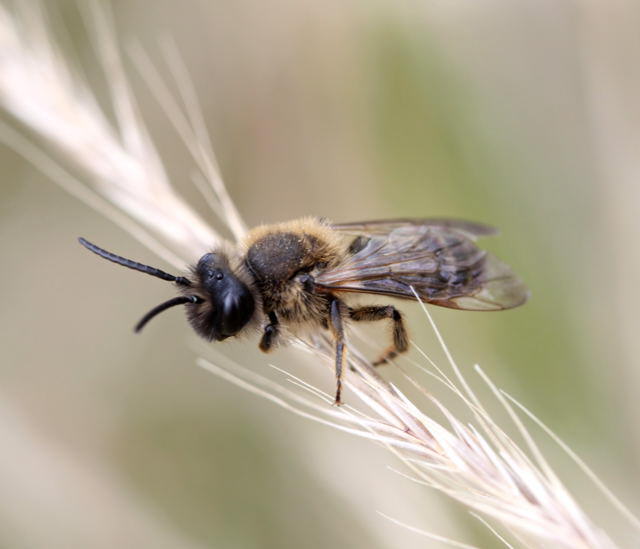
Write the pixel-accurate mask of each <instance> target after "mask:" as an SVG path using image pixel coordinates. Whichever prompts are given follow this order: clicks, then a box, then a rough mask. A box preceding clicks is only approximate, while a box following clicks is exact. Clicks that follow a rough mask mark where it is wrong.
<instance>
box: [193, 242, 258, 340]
mask: <svg viewBox="0 0 640 549" xmlns="http://www.w3.org/2000/svg"><path fill="white" fill-rule="evenodd" d="M193 276H194V278H195V282H194V283H193V287H192V288H189V289H188V290H187V291H190V290H194V292H193V293H194V294H196V295H197V296H198V297H199V298H200V301H199V302H197V303H190V304H187V316H188V318H189V322H190V323H191V326H193V329H194V330H195V331H196V332H198V334H199V335H201V336H202V337H204V338H205V339H208V340H209V341H211V340H214V339H215V340H217V341H222V340H223V339H226V338H228V337H230V336H233V335H235V334H237V333H238V332H239V331H240V330H242V328H244V327H245V326H246V325H247V323H248V322H249V321H250V320H251V318H252V317H253V313H254V311H255V300H254V298H253V294H252V293H251V291H250V290H249V288H248V286H247V285H246V284H245V283H244V282H243V281H242V280H241V279H240V278H239V277H238V276H237V275H236V274H235V273H234V272H233V270H232V269H231V266H230V265H229V259H228V258H227V256H226V255H225V254H223V253H220V252H212V253H208V254H204V255H203V256H202V257H201V258H200V261H198V264H197V265H196V266H195V268H194V269H193Z"/></svg>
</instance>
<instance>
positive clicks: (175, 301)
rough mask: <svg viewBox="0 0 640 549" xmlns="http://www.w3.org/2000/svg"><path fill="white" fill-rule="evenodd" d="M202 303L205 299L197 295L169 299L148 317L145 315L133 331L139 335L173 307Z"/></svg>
mask: <svg viewBox="0 0 640 549" xmlns="http://www.w3.org/2000/svg"><path fill="white" fill-rule="evenodd" d="M202 301H203V299H201V298H199V297H198V296H196V295H184V296H179V297H174V298H173V299H169V300H168V301H165V302H164V303H160V305H158V306H156V307H154V308H153V309H151V310H150V311H149V312H148V313H147V314H146V315H144V316H143V317H142V318H141V319H140V321H139V322H138V323H137V324H136V327H135V328H134V329H133V331H134V332H135V333H138V332H139V331H140V330H142V328H144V327H145V325H146V324H147V322H149V321H150V320H151V319H152V318H153V317H154V316H156V315H159V314H160V313H161V312H162V311H166V310H167V309H170V308H171V307H175V306H176V305H184V304H185V303H202Z"/></svg>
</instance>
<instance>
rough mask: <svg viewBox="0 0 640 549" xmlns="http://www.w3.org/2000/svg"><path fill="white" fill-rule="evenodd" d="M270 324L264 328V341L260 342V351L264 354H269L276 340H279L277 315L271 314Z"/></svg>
mask: <svg viewBox="0 0 640 549" xmlns="http://www.w3.org/2000/svg"><path fill="white" fill-rule="evenodd" d="M268 316H269V324H267V325H266V326H265V327H264V332H263V334H262V339H261V340H260V350H261V351H262V352H263V353H268V352H269V351H270V350H271V348H272V347H273V344H274V343H275V341H276V339H277V338H278V334H279V333H280V328H279V322H278V317H277V316H276V313H273V312H271V313H269V315H268Z"/></svg>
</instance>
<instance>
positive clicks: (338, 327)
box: [329, 297, 347, 406]
mask: <svg viewBox="0 0 640 549" xmlns="http://www.w3.org/2000/svg"><path fill="white" fill-rule="evenodd" d="M340 309H341V303H340V300H339V299H337V298H335V297H332V298H331V302H330V304H329V326H330V327H331V332H332V333H333V337H334V339H335V341H336V400H335V405H336V406H340V404H342V402H341V400H340V396H341V393H342V364H343V362H344V359H345V355H346V351H347V347H346V345H345V341H344V326H343V325H342V311H341V310H340Z"/></svg>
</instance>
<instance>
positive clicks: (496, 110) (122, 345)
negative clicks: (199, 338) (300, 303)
mask: <svg viewBox="0 0 640 549" xmlns="http://www.w3.org/2000/svg"><path fill="white" fill-rule="evenodd" d="M21 1H22V0H21ZM7 5H9V6H12V7H14V6H15V4H7ZM109 5H110V6H111V8H112V10H113V13H114V17H115V22H116V28H117V33H118V37H119V39H120V40H121V43H122V44H123V45H124V46H125V48H126V47H127V45H128V44H130V43H131V42H133V41H135V42H138V43H139V44H140V45H142V46H143V48H144V49H145V50H146V51H147V52H149V55H150V56H151V57H152V58H154V59H156V60H159V62H161V55H160V53H159V47H158V39H159V38H162V37H166V36H170V37H172V38H173V39H174V40H175V42H176V44H177V45H178V48H179V51H180V52H181V54H182V55H183V57H184V59H185V62H186V65H187V67H188V69H189V72H190V74H191V76H192V78H193V80H194V83H195V87H196V90H197V92H198V95H199V99H200V101H201V103H202V106H203V110H204V112H205V118H206V121H207V125H208V129H209V130H210V132H211V134H212V138H213V141H214V147H215V150H216V152H217V155H218V158H219V161H220V165H221V168H222V172H223V175H224V178H225V181H226V184H227V186H228V189H229V192H230V193H231V195H232V197H233V198H234V200H235V201H236V204H237V205H238V207H239V210H240V211H241V213H242V214H243V215H244V218H245V220H246V221H247V223H248V224H249V225H255V224H257V223H260V222H273V221H279V220H286V219H290V218H295V217H297V216H302V215H318V216H326V217H329V218H331V219H334V220H337V221H349V220H359V219H372V218H385V217H395V216H439V217H440V216H449V217H458V218H468V219H472V220H476V221H481V222H485V223H488V224H491V225H495V226H497V227H499V228H500V230H501V235H500V236H499V237H497V238H494V239H491V240H487V241H485V242H483V245H486V247H487V248H489V249H491V250H492V251H494V252H496V253H497V254H498V255H499V256H500V257H502V258H503V259H504V260H505V261H506V262H507V263H509V264H510V265H512V266H513V268H514V270H515V271H516V272H518V273H519V274H520V275H521V276H522V278H523V279H524V280H525V281H526V282H527V284H528V285H529V286H530V288H531V290H532V295H533V297H532V299H531V301H530V302H529V303H528V304H527V305H526V306H525V307H522V308H520V309H516V310H513V311H509V312H504V313H500V314H474V313H461V312H456V311H449V310H436V308H432V309H431V312H432V314H433V315H434V317H435V320H436V322H437V323H438V325H439V327H440V329H441V330H442V332H443V334H444V336H445V339H446V340H447V342H448V344H449V345H450V347H451V348H452V350H453V352H454V354H455V355H456V357H457V359H458V361H459V363H460V364H461V365H462V366H463V369H464V371H465V372H467V373H468V377H469V379H470V381H471V382H472V384H473V385H474V387H477V388H478V390H479V392H480V393H481V394H483V395H485V396H487V399H488V401H489V404H488V407H489V408H490V409H492V410H495V413H496V415H497V417H501V413H500V410H499V408H498V407H497V406H494V405H493V403H492V402H491V398H490V397H489V396H488V395H487V393H486V391H484V390H483V389H482V386H481V382H480V380H479V379H477V377H476V376H475V374H473V372H472V368H471V367H472V366H473V364H475V363H479V364H481V365H482V366H483V368H484V369H485V371H486V372H488V373H489V375H490V376H491V377H492V379H493V381H494V382H496V383H497V384H498V385H499V386H500V387H502V388H504V389H506V390H507V391H508V392H510V393H511V394H512V395H513V396H515V397H516V398H518V399H519V400H520V401H521V402H523V403H524V404H525V405H526V406H528V407H529V408H530V409H531V410H533V411H534V412H535V413H536V414H537V415H538V416H539V417H540V418H541V419H542V420H543V421H544V422H545V423H547V424H548V425H549V426H550V427H551V428H552V429H553V430H554V431H555V432H556V433H557V434H558V435H560V437H561V438H562V439H563V440H564V441H565V442H567V443H568V444H570V445H571V446H572V447H573V448H574V449H575V450H576V451H577V452H578V454H579V455H580V456H582V457H583V458H584V459H585V460H586V461H587V462H588V463H589V464H590V465H591V466H592V467H593V469H595V471H596V472H597V473H598V474H599V476H600V477H601V478H602V479H603V480H604V481H605V482H606V484H607V485H608V486H609V487H610V488H611V489H612V490H613V491H614V492H615V493H616V494H617V495H618V496H619V497H620V498H622V499H623V500H624V501H625V502H626V503H627V504H628V505H629V506H630V507H631V508H632V509H634V510H636V511H638V510H640V493H639V492H638V489H637V488H638V486H639V485H640V460H639V457H640V420H638V417H640V398H638V389H639V387H640V360H639V359H638V356H640V338H638V336H637V331H638V321H637V319H636V315H637V312H638V310H640V299H639V297H638V296H639V295H640V289H639V288H638V282H639V281H640V249H639V247H638V235H639V234H640V186H639V183H638V180H637V177H638V175H639V171H640V170H639V167H640V163H639V161H638V151H639V148H638V146H639V145H640V104H639V102H638V97H640V67H638V64H637V60H638V58H639V57H638V56H639V54H640V35H639V34H638V33H637V25H638V22H639V21H640V5H639V4H638V3H637V2H631V1H629V2H625V1H619V0H613V1H611V2H606V3H605V2H598V1H596V0H592V1H587V0H585V1H580V2H553V1H547V0H543V1H536V2H534V1H530V2H526V1H524V2H509V1H505V0H483V1H480V2H449V1H434V2H411V1H408V2H387V1H384V0H380V1H374V2H350V1H348V2H335V3H332V4H331V5H327V4H326V3H318V2H307V1H302V2H300V1H297V2H294V1H291V0H276V1H274V2H269V3H264V2H258V1H256V0H240V1H236V2H218V1H208V0H189V1H186V2H173V1H169V0H157V1H154V2H150V1H143V0H127V1H124V0H113V1H111V2H110V3H109ZM46 12H47V14H48V16H49V17H50V19H51V26H52V27H53V28H54V29H55V32H56V33H57V35H59V36H60V41H61V44H62V47H63V49H64V50H65V51H68V52H69V54H70V55H71V56H72V57H71V58H72V59H74V62H75V63H79V64H80V65H81V66H82V67H83V69H84V72H85V73H86V75H87V78H88V80H89V82H91V83H92V85H93V89H94V91H95V92H96V93H97V94H98V96H99V97H100V96H101V87H100V86H101V80H100V79H101V78H102V77H101V76H100V74H99V69H98V67H97V63H96V61H95V53H94V52H93V51H92V49H91V47H90V46H89V43H90V41H89V38H88V36H87V34H86V32H87V31H86V27H85V25H84V24H83V22H82V18H81V16H80V14H79V12H78V10H77V5H76V3H75V2H73V1H67V0H51V1H48V2H46ZM129 68H130V69H131V70H130V71H129V74H130V76H131V81H132V85H133V87H134V90H135V93H136V95H137V97H138V99H139V100H140V102H141V106H142V109H143V112H144V115H145V119H146V121H147V122H148V125H149V128H150V132H151V135H152V137H153V139H154V141H155V143H156V144H157V146H158V148H159V150H160V152H161V155H162V158H163V161H164V163H165V166H166V167H167V169H168V171H169V173H170V175H171V176H172V180H173V181H174V182H175V184H176V186H177V187H178V188H179V189H180V190H181V191H182V192H183V193H184V194H185V196H186V197H187V198H188V199H191V200H192V203H193V204H195V206H196V207H197V208H198V209H199V211H200V213H201V214H202V215H203V216H205V217H206V218H207V219H211V215H210V213H209V212H207V210H206V208H205V207H204V206H203V205H202V204H200V201H198V199H197V194H196V192H195V190H194V189H193V187H192V185H191V184H190V182H189V179H190V176H191V173H192V171H193V166H192V164H191V161H190V159H189V157H188V156H187V154H186V153H185V152H184V150H183V149H182V148H181V147H180V146H179V139H178V137H177V136H176V135H175V133H174V132H173V131H172V130H171V128H170V126H169V124H168V122H167V120H166V118H165V117H164V116H163V115H162V113H161V111H160V109H159V107H158V105H157V103H156V102H155V100H154V98H153V92H152V91H150V90H149V89H148V88H147V87H146V86H145V85H144V84H143V82H142V81H141V79H140V78H139V76H138V75H137V73H136V71H135V69H132V68H131V65H129ZM16 127H19V126H17V125H16ZM0 162H1V166H2V174H3V176H2V183H0V253H1V257H2V266H3V269H2V270H3V277H2V278H3V284H2V286H1V287H0V302H1V303H2V307H0V349H2V355H1V361H0V376H1V377H0V441H1V442H0V445H1V447H2V452H1V455H0V485H2V486H3V489H2V491H1V493H0V524H1V525H2V527H1V528H0V546H2V547H11V548H39V547H47V548H86V547H92V548H93V547H96V548H102V547H104V548H107V547H109V548H111V547H156V548H159V547H184V548H191V547H193V548H203V547H224V548H294V547H307V548H315V547H318V548H320V547H323V548H324V547H349V548H365V547H367V548H399V547H402V548H412V547H442V546H443V545H442V544H440V543H438V542H435V541H429V540H427V539H425V538H423V537H420V536H419V535H417V534H415V533H412V532H409V531H407V530H405V529H403V528H401V527H398V526H396V525H394V524H392V523H390V522H388V521H386V520H385V519H383V518H381V517H380V516H379V515H378V514H377V511H381V512H383V513H385V514H387V515H391V516H393V517H395V518H398V519H399V520H402V521H404V522H407V523H409V524H412V525H414V526H417V527H419V528H422V529H425V530H428V531H430V532H434V533H437V534H440V535H445V536H450V537H452V538H454V539H456V540H459V541H464V542H466V543H471V544H476V545H478V546H480V547H501V546H502V545H501V544H500V542H498V541H497V539H496V538H494V537H492V536H491V535H490V534H489V533H488V532H487V530H486V529H485V528H484V527H483V526H482V525H481V524H479V523H478V522H477V521H476V520H475V519H473V518H471V517H470V516H469V515H468V513H467V511H466V510H465V509H464V508H462V507H461V506H459V505H457V504H455V503H452V502H450V501H449V500H448V499H447V498H446V497H444V496H441V495H439V494H437V493H435V492H433V491H430V490H428V489H426V488H424V487H419V486H416V485H414V484H412V483H410V482H409V481H407V480H405V479H403V478H402V477H400V476H398V475H397V474H396V473H394V472H392V471H390V470H389V469H388V468H387V465H395V466H397V465H398V464H397V463H394V458H393V456H392V455H391V454H389V453H388V452H387V451H386V450H384V449H382V448H377V447H375V446H373V445H372V444H370V443H368V442H367V441H364V440H356V439H353V438H352V437H350V436H349V435H346V434H344V433H339V432H334V431H332V430H330V429H328V428H326V427H324V426H321V425H317V424H315V423H311V422H307V421H305V420H303V419H300V418H298V417H294V416H293V415H291V414H289V413H287V412H286V411H284V410H282V409H280V408H278V407H275V406H273V405H272V404H270V403H268V402H266V401H263V400H260V399H258V398H257V397H255V396H252V395H250V394H249V393H247V392H244V391H243V390H241V389H238V388H236V387H235V386H231V385H229V384H228V383H226V382H225V381H223V380H221V379H218V378H217V377H215V376H213V375H211V374H210V373H207V372H206V371H204V370H202V369H200V368H198V367H197V366H196V365H195V362H194V358H195V356H196V353H194V347H195V346H196V345H197V344H196V343H195V338H194V336H193V335H192V333H191V332H190V330H189V327H188V325H187V323H186V322H185V320H184V318H183V316H182V315H181V314H179V313H177V312H175V313H173V314H167V315H166V316H163V317H160V319H158V320H157V321H155V322H154V323H152V324H151V325H150V326H149V328H148V329H147V330H146V333H144V334H143V335H142V336H135V337H134V335H133V333H132V331H131V327H132V325H133V324H134V322H135V321H136V320H137V319H138V318H139V316H140V315H141V314H143V313H144V312H145V311H146V310H148V309H149V308H150V307H151V306H153V305H155V304H156V303H158V302H160V301H161V300H164V299H165V298H167V297H169V293H168V292H169V290H170V289H169V288H167V287H166V286H165V285H162V284H159V283H151V282H150V281H148V280H146V279H143V278H142V277H138V276H134V275H132V274H131V273H130V272H128V271H126V270H124V269H117V268H112V267H109V266H107V265H106V264H105V263H104V262H102V261H99V260H97V259H96V258H95V257H93V256H90V254H88V253H87V252H86V251H85V250H82V249H81V248H80V246H78V244H77V243H76V237H77V236H79V235H82V236H85V237H87V238H89V239H91V240H93V241H95V242H96V243H98V244H99V245H101V246H104V247H106V248H108V249H110V250H113V251H116V252H117V253H119V254H122V255H125V256H127V257H132V258H135V259H138V260H140V261H143V262H148V263H151V264H154V265H158V266H159V267H161V268H167V267H166V266H165V265H163V264H162V263H161V261H160V260H158V259H157V258H155V257H154V256H153V255H152V254H151V253H150V252H149V251H148V250H146V249H144V248H143V247H142V246H141V245H139V244H138V243H137V242H135V241H134V240H133V239H132V238H131V237H129V236H128V235H127V234H126V233H125V232H124V231H122V230H121V229H120V228H118V227H116V226H114V225H112V224H111V223H109V222H108V221H106V220H105V219H103V218H101V217H99V216H98V214H96V213H95V212H93V211H91V210H89V209H88V208H87V207H85V206H84V205H83V204H81V203H79V202H78V201H77V200H76V199H74V198H72V197H70V196H68V195H67V194H65V193H64V192H63V191H62V190H60V189H59V188H58V187H56V186H55V185H54V184H53V183H52V182H51V181H49V180H48V179H47V178H46V177H44V176H43V175H41V174H40V173H39V172H37V171H36V170H35V169H34V168H33V167H32V166H31V165H30V164H28V163H26V162H25V161H24V160H23V159H22V158H20V157H18V156H17V155H15V154H14V153H13V152H12V151H10V150H7V149H3V150H0ZM402 310H403V311H405V312H406V314H407V316H408V318H409V325H410V326H411V328H412V336H413V338H414V339H415V340H416V342H417V343H419V344H420V345H421V346H422V347H423V348H425V349H426V350H428V351H433V352H434V355H435V357H436V359H437V360H438V362H440V363H441V364H443V360H442V358H441V357H440V355H439V354H438V352H437V347H436V344H435V340H434V337H433V334H432V333H431V331H430V329H429V328H428V326H427V323H426V320H425V318H424V316H423V315H422V314H421V313H420V312H419V310H418V307H416V306H415V305H411V304H403V305H402ZM378 330H382V329H381V328H376V327H371V328H370V330H369V329H367V333H370V334H372V335H374V336H375V335H381V334H382V333H383V332H382V331H378ZM256 345H257V341H249V342H246V341H245V342H231V343H225V344H224V345H223V346H222V350H223V352H224V354H225V355H228V356H231V357H233V358H234V359H236V360H238V361H239V362H240V363H242V364H246V365H252V367H255V368H257V369H259V370H260V372H261V373H264V374H265V375H270V376H274V373H273V372H270V371H268V370H270V369H269V368H268V367H267V361H266V360H265V358H264V357H262V356H261V355H260V353H259V352H258V350H257V348H256ZM196 348H198V347H196ZM412 358H415V359H419V357H418V356H417V353H415V352H413V353H412ZM270 360H271V361H273V362H274V363H275V364H276V365H278V366H281V367H285V368H289V369H294V370H295V371H296V373H300V374H301V375H303V376H304V377H305V379H309V380H312V381H313V383H314V384H316V385H317V386H320V387H322V388H324V389H326V390H329V391H330V390H331V387H332V377H331V376H330V375H329V373H328V371H327V370H326V369H324V368H317V367H315V365H314V364H313V363H311V362H309V360H308V359H307V358H306V357H301V356H300V354H299V353H297V352H296V351H293V350H281V351H279V352H278V353H277V354H275V355H272V356H271V357H270ZM384 375H385V376H388V378H389V379H391V380H393V381H397V382H398V383H399V384H401V385H402V383H403V382H402V381H401V376H400V375H399V374H398V372H394V370H393V368H391V367H389V368H386V369H385V370H384ZM274 377H275V378H276V379H277V378H278V376H277V375H276V376H274ZM423 381H424V382H425V383H426V384H427V385H428V381H427V380H423ZM429 388H430V389H432V390H433V391H434V392H436V394H438V391H440V389H439V388H437V387H429ZM346 398H347V399H348V398H349V395H348V394H347V395H346ZM504 423H505V424H507V420H506V418H504ZM532 430H533V432H534V435H535V436H536V439H537V440H538V441H539V442H540V445H541V446H542V448H543V450H544V452H545V454H546V455H547V457H549V459H550V461H551V463H552V464H553V465H554V467H555V468H556V470H557V472H558V474H559V476H560V477H561V478H562V479H563V480H564V481H565V482H566V484H567V486H568V488H569V489H570V490H571V491H572V493H573V494H574V495H575V496H576V498H577V499H578V500H579V501H580V502H581V504H582V506H583V507H584V508H585V509H586V510H587V511H588V512H589V513H590V514H591V516H592V517H593V519H594V521H595V522H596V523H598V524H600V525H601V526H602V527H603V528H604V529H605V530H607V532H608V533H609V534H610V535H611V536H612V537H614V538H615V539H616V541H618V543H619V544H620V546H622V547H632V546H637V545H634V543H636V544H637V538H636V539H635V541H634V539H633V538H632V537H631V535H630V533H629V531H628V529H627V527H626V525H625V523H624V522H623V521H622V520H621V519H620V518H619V517H618V515H617V514H616V513H615V512H614V511H612V509H611V508H610V507H609V506H608V505H606V504H605V503H604V501H603V498H601V497H600V496H599V495H598V494H597V492H596V491H595V489H594V488H593V487H592V486H591V485H590V484H589V483H588V482H585V479H584V477H583V476H582V475H581V474H580V473H579V472H578V471H577V468H576V467H575V466H574V465H573V464H572V463H571V462H570V461H569V460H568V459H567V458H566V457H565V456H564V455H563V454H562V452H561V451H560V450H559V449H558V448H557V447H555V446H554V444H553V443H551V442H550V441H549V440H548V439H547V438H546V437H545V436H544V435H542V434H541V433H540V432H538V431H537V430H536V429H532Z"/></svg>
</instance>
